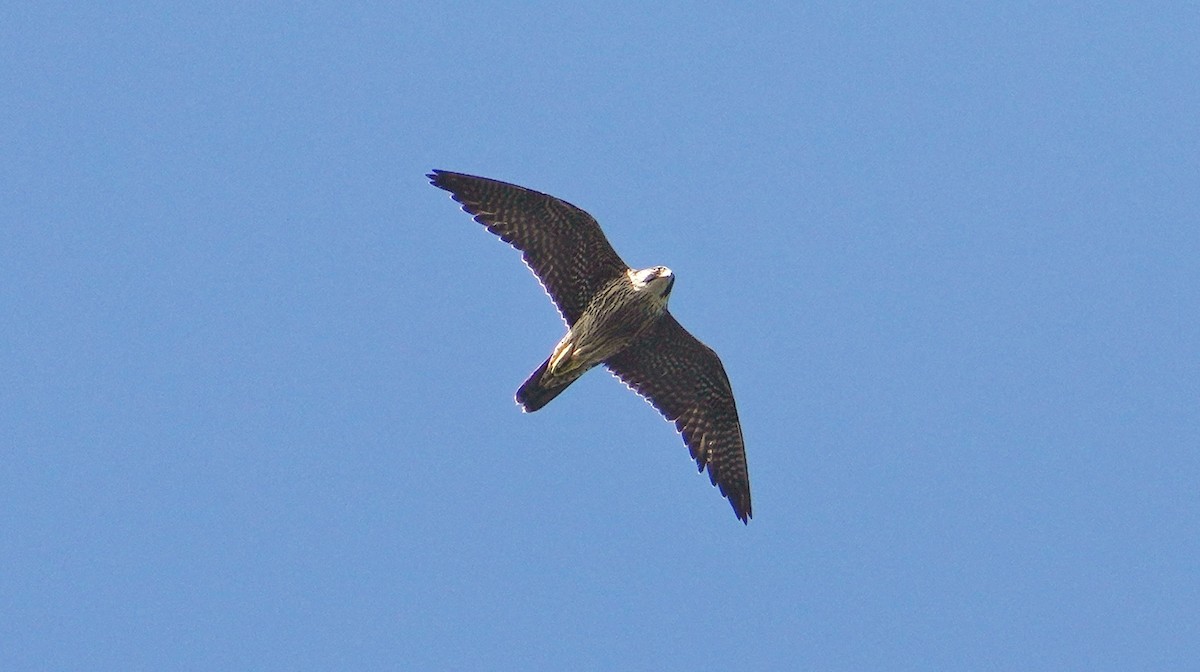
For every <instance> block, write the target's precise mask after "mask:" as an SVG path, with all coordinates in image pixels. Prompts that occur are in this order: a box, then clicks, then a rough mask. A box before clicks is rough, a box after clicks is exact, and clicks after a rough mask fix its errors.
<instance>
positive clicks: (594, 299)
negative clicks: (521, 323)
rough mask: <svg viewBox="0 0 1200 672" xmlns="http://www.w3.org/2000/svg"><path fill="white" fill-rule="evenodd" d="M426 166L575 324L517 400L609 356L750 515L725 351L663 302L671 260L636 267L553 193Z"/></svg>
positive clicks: (738, 510)
mask: <svg viewBox="0 0 1200 672" xmlns="http://www.w3.org/2000/svg"><path fill="white" fill-rule="evenodd" d="M427 177H428V178H429V181H430V183H431V184H433V186H435V187H438V188H440V189H445V190H446V191H448V192H450V195H451V196H452V197H453V198H454V200H456V201H458V202H459V203H461V204H462V209H463V210H465V211H466V212H467V213H468V214H470V215H473V216H474V217H475V221H477V222H479V223H480V224H482V225H484V226H485V227H486V228H487V230H488V231H491V232H492V233H494V234H496V235H497V236H499V237H500V238H501V239H502V240H504V242H506V243H508V244H510V245H512V246H513V247H515V248H516V249H518V250H520V251H521V253H522V256H523V257H524V259H525V264H526V265H527V266H529V269H530V270H532V271H533V274H534V275H535V276H536V277H537V279H538V281H539V282H541V284H542V287H543V288H544V289H545V290H546V293H547V294H549V295H550V299H551V300H552V301H553V302H554V305H555V306H556V307H557V308H558V312H559V313H560V314H561V315H562V318H563V321H564V322H566V325H567V335H566V336H563V338H562V340H561V341H559V342H558V345H556V346H554V350H553V351H552V352H551V353H550V356H549V357H547V358H546V361H544V362H542V365H541V366H539V367H538V368H537V370H535V371H534V372H533V374H532V375H530V376H529V379H528V380H526V381H525V383H524V384H522V385H521V387H520V388H519V389H518V390H517V394H516V400H517V403H518V404H520V406H521V408H522V409H523V410H524V411H525V412H527V413H532V412H534V411H536V410H538V409H540V408H542V407H543V406H545V405H546V404H548V403H550V400H552V399H554V398H555V397H557V396H558V395H559V394H560V393H562V391H563V390H565V389H567V386H569V385H570V384H571V383H573V382H575V381H576V380H577V379H578V378H579V377H580V376H582V375H583V374H584V373H586V372H587V371H588V370H589V369H591V368H593V367H595V366H597V365H600V364H603V365H604V366H605V367H607V368H608V370H609V371H611V372H612V373H613V374H614V375H615V376H616V377H617V378H619V379H620V380H621V381H622V382H623V383H625V384H626V385H627V386H628V387H629V388H630V389H632V390H633V391H634V392H637V393H638V394H639V395H641V396H642V397H643V398H645V399H646V401H648V402H650V404H651V405H652V406H654V407H655V408H656V409H658V411H659V412H660V413H662V415H663V416H664V417H665V418H666V419H667V420H670V421H672V422H674V423H675V428H676V429H677V430H678V431H679V433H680V434H682V435H683V440H684V443H686V444H687V447H688V449H689V450H690V451H691V454H692V457H693V458H694V459H695V460H696V465H697V466H698V467H699V470H700V471H704V469H705V468H706V467H707V468H708V476H709V479H710V480H711V481H712V483H713V485H715V486H717V487H718V488H720V490H721V494H722V495H724V496H725V498H726V499H728V500H729V503H730V504H731V505H732V506H733V512H734V514H735V515H737V517H738V519H739V520H741V521H742V522H743V523H746V522H749V519H750V517H751V511H750V477H749V473H748V472H747V469H746V449H745V444H744V442H743V440H742V426H741V423H739V422H738V415H737V407H736V406H735V405H734V401H733V389H732V388H731V387H730V385H729V377H728V376H727V375H725V367H724V366H722V364H721V360H720V359H719V358H718V357H717V353H715V352H713V350H712V348H709V347H708V346H706V345H704V344H703V343H701V342H700V341H698V340H696V337H695V336H692V335H691V334H690V333H688V331H687V330H686V329H684V328H683V327H682V326H680V324H679V322H677V321H676V320H675V318H674V316H672V315H671V313H670V311H668V310H667V299H668V298H669V297H670V295H671V289H672V288H673V287H674V286H675V275H674V274H673V273H671V269H669V268H667V267H665V266H652V267H650V268H645V269H642V270H634V269H632V268H630V267H629V266H627V265H626V264H625V262H624V261H621V257H619V256H617V252H616V250H614V249H613V247H612V245H611V244H609V242H608V239H607V238H605V237H604V232H603V231H601V230H600V225H599V224H598V223H597V222H596V220H595V219H594V218H593V217H592V216H591V215H589V214H588V213H586V212H584V211H583V210H581V209H580V208H578V207H576V206H574V205H571V204H570V203H567V202H566V201H563V200H560V199H558V198H555V197H553V196H550V195H548V194H543V193H541V192H537V191H534V190H532V189H526V188H525V187H519V186H517V185H515V184H508V183H507V182H500V181H498V180H492V179H488V178H486V177H476V176H474V175H464V174H462V173H452V172H449V171H445V170H434V171H433V172H432V173H430V174H429V175H428V176H427Z"/></svg>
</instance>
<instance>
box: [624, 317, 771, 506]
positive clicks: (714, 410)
mask: <svg viewBox="0 0 1200 672" xmlns="http://www.w3.org/2000/svg"><path fill="white" fill-rule="evenodd" d="M605 364H606V365H607V366H608V368H609V370H610V371H612V372H613V373H614V374H616V376H617V377H618V378H620V379H621V380H622V381H623V382H624V383H625V384H626V385H628V386H629V387H630V388H631V389H633V391H635V392H637V393H638V394H640V395H642V396H643V397H645V398H646V400H647V401H649V402H650V403H651V404H652V405H653V406H654V407H655V408H657V409H658V411H659V412H660V413H662V414H663V416H664V417H666V418H667V419H668V420H671V421H673V422H674V423H675V428H676V429H678V430H679V433H680V434H682V435H683V441H684V443H686V444H687V446H688V449H690V450H691V452H692V457H693V458H694V459H695V460H696V464H697V465H698V466H699V467H700V470H701V471H703V470H704V468H705V467H706V466H707V467H708V476H709V479H710V480H711V481H712V483H713V485H715V486H717V487H718V488H720V489H721V494H722V495H724V496H725V498H726V499H728V500H729V503H730V504H732V505H733V512H734V513H735V514H736V515H737V517H738V519H740V520H741V521H742V522H743V523H745V522H748V519H749V518H750V517H751V512H750V475H749V472H748V471H747V468H746V447H745V444H744V443H743V441H742V425H741V423H739V422H738V415H737V407H736V406H735V405H734V403H733V388H731V387H730V385H729V377H728V376H727V375H725V367H724V366H722V365H721V360H720V358H718V357H717V353H715V352H713V350H712V348H710V347H708V346H707V345H704V344H703V343H701V342H700V341H698V340H696V337H695V336H692V335H691V334H690V333H688V331H687V330H686V329H684V328H683V327H682V326H680V324H679V322H677V321H676V320H675V317H674V316H672V315H671V314H670V313H669V312H668V313H667V314H665V315H663V317H662V319H661V320H659V322H658V325H657V326H656V327H654V331H653V332H651V333H649V334H647V335H646V336H645V337H644V338H641V339H639V340H638V341H637V342H636V343H635V344H634V345H632V346H630V347H629V348H628V349H627V350H625V351H624V352H621V353H620V354H618V355H616V356H615V357H612V358H610V359H609V360H608V361H607V362H605Z"/></svg>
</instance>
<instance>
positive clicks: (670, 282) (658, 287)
mask: <svg viewBox="0 0 1200 672" xmlns="http://www.w3.org/2000/svg"><path fill="white" fill-rule="evenodd" d="M631 277H632V278H633V285H634V287H637V288H638V289H640V290H646V291H651V292H654V294H655V296H658V297H660V298H662V300H663V301H666V300H667V297H668V296H670V295H671V288H672V287H674V286H675V274H674V273H672V272H671V269H669V268H667V267H666V266H652V267H650V268H644V269H642V270H640V271H634V272H633V273H632V274H631Z"/></svg>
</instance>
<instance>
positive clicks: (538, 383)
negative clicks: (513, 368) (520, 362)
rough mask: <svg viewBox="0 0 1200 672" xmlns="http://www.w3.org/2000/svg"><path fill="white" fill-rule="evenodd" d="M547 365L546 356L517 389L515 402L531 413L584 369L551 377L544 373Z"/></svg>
mask: <svg viewBox="0 0 1200 672" xmlns="http://www.w3.org/2000/svg"><path fill="white" fill-rule="evenodd" d="M551 356H553V355H551ZM549 366H550V358H546V361H544V362H542V365H541V366H539V367H538V368H537V371H534V372H533V373H532V374H530V376H529V379H528V380H526V381H525V382H524V383H522V384H521V387H520V389H518V390H517V403H518V404H520V405H521V408H522V409H524V411H525V412H526V413H533V412H534V411H536V410H538V409H540V408H541V407H543V406H545V405H546V404H548V403H550V400H551V399H553V398H555V397H557V396H558V395H559V394H560V393H562V391H563V390H565V389H567V387H568V386H570V384H571V383H573V382H575V381H576V380H577V379H578V378H579V376H582V375H583V373H584V371H585V370H586V369H584V370H579V369H576V370H574V371H572V372H570V373H569V374H567V375H565V376H557V377H554V378H551V377H550V376H547V375H546V369H547V368H549Z"/></svg>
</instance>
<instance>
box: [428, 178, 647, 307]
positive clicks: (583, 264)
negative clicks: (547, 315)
mask: <svg viewBox="0 0 1200 672" xmlns="http://www.w3.org/2000/svg"><path fill="white" fill-rule="evenodd" d="M428 177H429V181H430V183H431V184H433V186H435V187H438V188H440V189H445V190H446V191H448V192H450V194H451V195H452V196H453V197H454V200H456V201H458V202H459V203H462V206H463V210H465V211H466V212H467V213H469V214H472V215H474V216H475V221H477V222H479V223H480V224H483V225H484V226H486V227H487V230H488V231H491V232H492V233H494V234H496V235H497V236H500V238H501V239H503V240H504V241H505V242H506V243H509V244H510V245H512V246H513V247H515V248H517V249H518V250H520V251H521V252H522V253H523V256H524V258H525V264H526V265H527V266H529V269H530V270H532V271H533V274H534V275H535V276H537V278H538V280H539V281H540V282H541V283H542V287H543V288H545V290H546V293H547V294H549V295H550V299H551V300H552V301H554V305H555V306H557V307H558V312H559V313H561V314H562V316H563V319H564V320H566V322H567V326H568V327H569V326H571V325H574V324H575V322H576V320H578V319H579V316H580V315H583V311H584V309H585V308H587V304H588V301H589V300H590V299H591V298H592V296H593V295H594V294H595V293H596V290H598V289H599V288H600V287H602V286H603V285H604V284H605V283H607V282H608V281H610V280H612V279H613V278H616V277H619V276H620V275H622V274H624V273H625V271H626V270H627V269H628V267H627V266H626V265H625V262H623V261H621V257H619V256H617V252H616V250H614V249H613V248H612V245H610V244H609V242H608V239H607V238H605V237H604V232H603V231H601V230H600V225H599V224H597V223H596V220H595V219H593V218H592V216H591V215H589V214H588V213H586V212H584V211H583V210H581V209H579V208H577V207H575V206H574V205H571V204H570V203H567V202H566V201H563V200H560V199H557V198H555V197H553V196H550V195H548V194H543V193H541V192H538V191H534V190H532V189H526V188H525V187H518V186H517V185H515V184H508V183H507V182H500V181H497V180H489V179H488V178H486V177H475V176H474V175H463V174H461V173H451V172H447V171H445V170H435V171H433V172H432V173H430V174H429V175H428Z"/></svg>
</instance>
